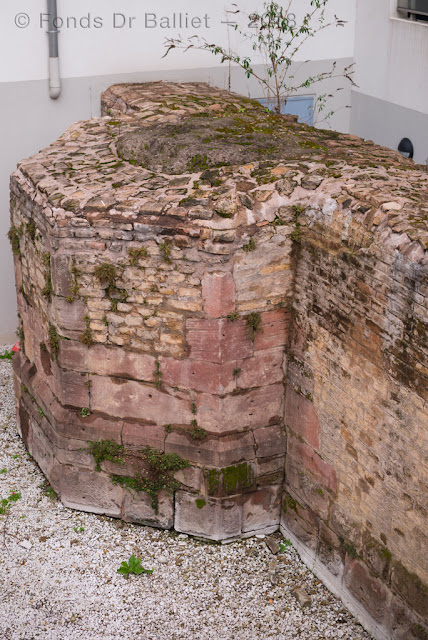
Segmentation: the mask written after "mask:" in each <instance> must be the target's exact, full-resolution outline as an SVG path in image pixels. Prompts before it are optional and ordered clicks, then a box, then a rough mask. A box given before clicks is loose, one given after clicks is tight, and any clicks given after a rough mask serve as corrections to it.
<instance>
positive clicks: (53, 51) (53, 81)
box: [48, 0, 61, 100]
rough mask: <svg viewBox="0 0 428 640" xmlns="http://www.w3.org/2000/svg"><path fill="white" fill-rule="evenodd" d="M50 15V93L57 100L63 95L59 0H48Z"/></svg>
mask: <svg viewBox="0 0 428 640" xmlns="http://www.w3.org/2000/svg"><path fill="white" fill-rule="evenodd" d="M48 15H49V30H48V37H49V95H50V97H51V98H52V100H56V99H57V98H59V96H60V95H61V76H60V73H59V50H58V33H59V31H58V28H57V27H56V26H55V25H56V24H57V20H56V19H57V17H58V10H57V0H48Z"/></svg>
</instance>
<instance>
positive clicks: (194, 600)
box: [0, 348, 370, 640]
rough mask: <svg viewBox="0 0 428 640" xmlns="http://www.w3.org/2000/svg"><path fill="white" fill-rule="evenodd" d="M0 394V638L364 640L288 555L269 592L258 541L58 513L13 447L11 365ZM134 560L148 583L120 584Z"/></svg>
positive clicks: (265, 557) (21, 451)
mask: <svg viewBox="0 0 428 640" xmlns="http://www.w3.org/2000/svg"><path fill="white" fill-rule="evenodd" d="M3 351H4V349H1V348H0V352H3ZM0 391H1V393H0V500H1V499H4V498H8V497H9V496H10V495H12V492H19V493H20V494H21V498H20V499H18V500H17V501H16V502H12V503H11V505H10V510H9V513H8V514H7V515H0V545H1V553H0V612H1V615H0V638H2V639H4V640H34V639H36V638H42V639H43V640H92V639H94V638H102V639H103V640H110V639H111V640H113V639H114V640H117V638H120V639H121V640H128V639H129V640H131V639H132V640H134V639H136V638H143V639H144V640H163V639H165V640H179V639H182V638H183V639H184V638H186V639H189V638H191V639H193V638H194V639H197V640H223V638H224V639H227V640H230V638H231V637H234V638H235V639H236V640H253V639H254V640H258V639H260V640H262V639H263V640H266V639H267V638H274V639H275V640H285V639H286V640H288V639H291V638H299V639H300V640H324V639H326V638H335V639H336V638H341V639H343V640H360V639H361V640H363V639H365V640H369V639H370V635H369V634H368V633H366V632H365V631H364V630H363V628H362V627H361V626H360V625H359V624H358V623H357V622H356V620H355V619H354V618H353V617H352V616H351V615H350V614H349V613H348V612H347V611H346V610H345V608H344V606H343V604H342V603H341V601H340V600H338V599H337V598H335V597H334V596H333V595H332V594H331V593H330V592H329V591H328V590H327V589H326V588H325V587H324V585H323V584H322V583H321V582H320V581H319V580H318V579H317V578H316V577H315V576H314V575H313V574H312V573H311V572H310V571H309V570H308V569H307V568H306V567H305V565H304V564H303V563H302V562H301V560H300V558H299V556H298V554H297V552H296V551H295V550H294V549H293V548H292V547H287V548H286V550H285V551H284V552H283V553H280V554H279V555H278V556H276V557H277V584H273V582H272V560H273V559H274V556H273V555H272V553H271V551H270V550H269V549H268V548H267V546H266V540H265V539H263V537H261V536H260V537H258V538H257V537H256V538H252V539H249V540H245V541H241V542H235V543H231V544H229V545H217V544H210V543H206V542H201V541H199V540H197V539H193V538H190V537H187V536H184V535H177V534H176V533H175V532H166V531H158V530H156V529H150V528H148V527H140V526H135V525H128V524H123V523H122V522H120V521H117V520H114V519H112V518H106V517H104V516H95V515H92V514H85V513H80V512H77V511H72V510H70V509H66V508H65V507H63V506H62V505H61V503H60V502H58V501H57V500H56V499H55V497H52V498H51V497H49V496H48V495H46V489H44V488H43V483H44V477H43V474H42V473H41V471H40V469H39V468H38V466H37V465H36V463H35V462H34V461H33V460H32V459H31V457H30V456H29V455H28V454H27V453H26V450H25V447H24V446H23V443H22V441H21V439H20V438H19V436H18V433H17V430H16V422H15V406H14V396H13V384H12V367H11V364H10V362H9V361H3V360H1V361H0ZM278 542H282V543H283V542H284V541H283V540H282V539H281V538H280V536H278ZM132 553H134V554H135V555H136V556H137V557H138V558H141V559H142V563H143V566H144V567H145V568H149V569H154V572H153V574H152V575H147V574H142V575H138V576H137V575H132V576H130V577H129V579H126V578H124V577H123V576H122V575H120V574H119V573H117V569H118V568H119V566H120V564H121V562H122V561H123V560H128V559H129V556H130V555H131V554H132ZM297 587H302V588H304V590H305V591H306V593H307V594H308V595H309V596H310V599H311V604H310V605H309V606H301V604H299V602H298V601H297V599H296V597H295V595H294V594H293V590H294V589H295V588H297Z"/></svg>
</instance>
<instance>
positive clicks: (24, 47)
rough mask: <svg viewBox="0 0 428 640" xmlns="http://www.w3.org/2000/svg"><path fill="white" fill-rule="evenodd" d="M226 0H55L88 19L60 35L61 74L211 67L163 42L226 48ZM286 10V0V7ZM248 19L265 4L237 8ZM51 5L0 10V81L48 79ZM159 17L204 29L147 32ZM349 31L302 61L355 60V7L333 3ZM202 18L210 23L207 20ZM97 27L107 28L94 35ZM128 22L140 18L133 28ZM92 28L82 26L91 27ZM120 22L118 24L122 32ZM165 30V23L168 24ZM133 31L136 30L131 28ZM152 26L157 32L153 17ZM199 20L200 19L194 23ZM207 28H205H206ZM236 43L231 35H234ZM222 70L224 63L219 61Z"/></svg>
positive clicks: (200, 56) (251, 1) (328, 33)
mask: <svg viewBox="0 0 428 640" xmlns="http://www.w3.org/2000/svg"><path fill="white" fill-rule="evenodd" d="M231 4H232V3H231V2H226V1H225V0H220V1H218V0H216V1H215V2H212V1H210V0H182V2H181V3H178V2H177V1H176V0H157V1H156V2H155V1H154V0H151V2H148V1H145V2H141V0H121V2H117V0H58V13H59V15H60V16H61V17H62V18H63V19H64V20H66V18H67V17H70V18H77V19H80V18H84V17H85V16H88V15H89V17H90V21H88V20H83V22H82V25H83V26H80V25H78V27H77V28H75V27H74V21H73V20H70V22H69V28H67V26H64V27H63V28H62V29H61V34H60V57H61V73H62V76H63V77H64V78H76V77H84V76H86V77H94V76H103V75H108V74H119V73H134V72H142V71H153V70H157V71H162V70H170V69H189V68H194V67H210V66H213V65H215V64H217V62H216V60H215V59H214V58H213V57H212V56H211V55H210V54H208V53H205V52H191V53H190V52H189V53H187V54H183V53H182V52H174V53H173V54H171V55H169V56H168V57H167V58H165V59H162V56H163V54H164V52H165V49H164V41H165V38H166V37H171V36H174V35H178V33H180V34H181V35H183V36H190V35H193V34H194V33H199V34H200V35H202V36H205V37H206V38H207V39H208V40H209V41H210V42H216V43H217V42H220V43H224V44H227V42H228V27H227V26H226V25H225V24H222V21H224V20H225V19H226V15H225V9H226V8H227V7H230V6H231ZM285 4H288V2H287V3H286V2H285V0H284V5H285ZM239 5H240V7H241V8H242V7H243V8H244V10H245V11H248V13H250V12H251V10H252V9H253V8H254V7H257V5H258V6H259V7H260V6H262V2H261V1H260V2H258V1H257V0H242V1H241V2H240V3H239ZM308 5H309V0H294V4H293V10H294V11H296V13H302V12H303V8H304V7H305V6H308ZM45 7H46V0H14V2H6V1H5V0H3V2H1V4H0V25H1V37H0V55H1V59H2V60H3V61H4V62H5V61H7V64H2V65H1V66H0V82H17V81H18V82H19V81H28V80H42V79H46V78H47V59H46V58H47V36H46V33H45V32H46V24H45V23H43V24H42V27H41V25H40V22H41V20H40V15H41V14H43V13H46V8H45ZM114 13H118V14H119V13H120V14H123V15H125V16H126V23H125V26H124V27H123V28H116V29H115V28H114V27H113V14H114ZM146 13H148V14H153V13H154V14H156V16H157V20H158V24H159V22H160V18H161V17H168V18H169V20H170V23H171V24H172V20H173V14H174V13H175V14H176V18H177V19H178V14H182V16H183V19H184V18H185V17H186V14H187V15H188V16H189V18H190V19H191V18H192V17H197V18H200V20H201V27H200V28H199V29H194V28H187V29H186V28H185V27H184V28H181V29H172V28H171V29H167V28H160V26H158V27H156V28H145V14H146ZM335 13H336V14H338V16H339V17H340V18H342V19H344V20H347V21H348V24H347V25H346V26H345V27H344V28H341V29H337V28H334V29H332V30H325V31H324V32H323V33H320V34H319V35H318V36H317V37H316V38H314V39H311V40H310V41H308V43H307V44H306V46H305V47H304V48H303V49H302V50H301V51H300V52H299V55H298V57H297V59H299V60H306V59H311V60H325V59H332V58H349V57H353V51H354V33H355V0H330V2H329V5H328V14H329V16H330V17H331V16H332V15H333V14H335ZM21 14H26V15H27V16H28V17H29V20H30V24H29V26H28V27H25V28H19V27H18V26H17V25H16V22H18V23H20V22H21V21H22V24H25V20H26V18H25V16H22V15H21ZM205 16H207V19H206V20H205ZM96 18H99V20H97V24H98V25H99V24H102V27H100V28H96V26H95V19H96ZM130 18H135V19H134V20H133V21H132V23H130V22H129V19H130ZM88 23H89V24H90V25H91V26H89V27H85V25H86V24H88ZM122 23H123V19H122V18H120V17H118V18H117V20H116V24H117V25H121V24H122ZM165 23H166V21H165ZM130 24H132V27H131V28H130V26H129V25H130ZM148 24H149V25H153V19H152V18H151V17H150V16H149V19H148ZM195 24H198V21H197V20H196V23H195ZM206 25H208V28H207V27H206ZM229 35H230V36H231V37H232V39H233V38H234V37H236V36H235V33H234V30H233V28H229ZM218 63H219V61H218Z"/></svg>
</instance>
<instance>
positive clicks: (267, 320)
mask: <svg viewBox="0 0 428 640" xmlns="http://www.w3.org/2000/svg"><path fill="white" fill-rule="evenodd" d="M427 215H428V175H427V173H426V172H423V171H422V170H421V169H420V168H418V167H416V166H415V165H413V164H412V163H411V161H409V160H406V159H404V158H402V157H401V156H400V155H399V154H396V153H395V152H392V151H390V150H387V149H384V148H381V147H378V146H376V145H374V144H373V143H371V142H367V141H363V140H361V139H359V138H356V137H354V136H347V135H342V134H338V133H336V132H332V131H320V130H317V129H311V128H309V127H307V126H305V125H299V124H297V123H296V122H295V121H294V120H293V119H292V118H283V117H277V116H275V115H273V114H267V113H266V112H265V111H264V109H263V108H262V107H260V105H258V103H256V102H252V101H250V100H247V99H244V98H241V97H240V96H236V95H234V94H230V93H228V92H225V91H221V90H217V89H213V88H212V87H208V86H207V85H204V84H165V83H149V84H146V85H117V86H114V87H111V88H110V89H109V90H108V91H106V92H105V94H104V95H103V117H101V118H95V119H93V120H91V121H88V122H80V123H77V124H75V125H73V126H72V127H70V129H68V130H67V132H66V133H65V134H64V135H63V136H62V137H61V138H60V139H59V140H58V141H56V142H55V143H54V144H53V145H51V146H50V147H49V148H47V149H45V150H43V151H41V152H40V153H39V154H37V155H35V156H33V157H32V158H30V159H28V160H24V161H23V162H22V163H20V165H19V166H18V168H17V170H16V171H15V173H14V174H13V176H12V179H11V219H12V226H11V231H10V239H11V243H12V248H13V251H14V254H15V271H16V282H17V291H18V306H19V314H20V323H21V325H20V326H21V329H20V331H21V344H22V351H21V353H20V355H19V356H16V357H15V358H14V369H15V380H16V397H17V412H18V417H19V429H20V433H21V435H22V437H23V439H24V441H25V443H26V445H27V447H28V449H29V451H30V453H31V455H32V456H33V457H34V458H35V459H36V460H37V462H38V463H39V465H40V467H41V468H42V470H43V472H44V473H45V475H46V476H47V478H48V479H49V481H50V483H51V484H52V486H53V488H54V489H55V491H57V493H58V494H59V495H60V497H61V500H62V501H63V503H64V504H65V505H67V506H69V507H71V508H76V509H82V510H87V511H93V512H96V513H102V514H106V515H109V516H112V517H117V518H123V519H124V520H126V521H128V522H135V523H140V524H149V525H152V526H158V527H162V528H171V527H175V529H177V530H178V531H182V532H186V533H189V534H193V535H197V536H200V537H205V538H210V539H214V540H224V541H227V540H231V539H235V538H239V537H241V536H248V535H253V534H254V533H269V532H273V531H276V530H278V528H280V527H281V528H282V530H283V531H284V532H285V533H287V532H292V533H293V535H295V537H296V538H297V539H298V540H300V541H301V542H302V543H304V544H305V545H306V546H307V548H308V549H311V550H312V551H313V553H314V554H315V555H317V557H318V558H319V559H320V560H321V561H322V562H323V563H324V565H325V566H327V568H328V569H329V571H330V572H331V573H332V574H334V575H335V576H337V578H338V580H339V581H340V582H341V584H342V586H343V588H344V589H345V590H347V592H348V593H350V594H352V596H353V597H354V598H355V599H356V600H357V601H359V602H361V603H362V605H363V606H364V607H365V608H366V610H367V611H368V612H369V614H370V615H371V617H372V619H373V620H374V624H375V626H376V625H377V626H376V629H377V630H378V634H379V637H392V638H397V639H398V638H403V639H404V638H406V640H407V639H409V638H410V639H412V638H414V639H416V638H419V639H420V638H426V635H423V634H426V620H425V616H426V611H427V610H428V594H427V584H428V566H427V553H426V550H427V533H426V501H427V442H428V436H427V424H428V411H427V396H428V385H427V380H428V358H427V355H428V349H427V340H426V336H427V298H428V285H427V270H428V254H427V248H428V229H427V222H426V221H427ZM381 634H383V636H382V635H381Z"/></svg>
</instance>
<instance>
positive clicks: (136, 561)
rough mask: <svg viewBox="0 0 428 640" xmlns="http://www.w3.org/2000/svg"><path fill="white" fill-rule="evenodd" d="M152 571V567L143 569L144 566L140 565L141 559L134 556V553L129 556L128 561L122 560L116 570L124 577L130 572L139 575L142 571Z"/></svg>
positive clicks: (150, 572)
mask: <svg viewBox="0 0 428 640" xmlns="http://www.w3.org/2000/svg"><path fill="white" fill-rule="evenodd" d="M153 571H154V569H145V568H144V567H142V566H141V559H140V558H136V557H135V556H134V555H132V556H131V557H130V558H129V560H128V562H126V561H125V560H124V561H123V562H122V564H121V565H120V568H119V569H118V570H117V572H118V573H120V574H121V575H122V576H125V577H126V578H128V577H129V576H130V575H131V574H134V575H136V576H139V575H141V574H142V573H148V574H152V573H153Z"/></svg>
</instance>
